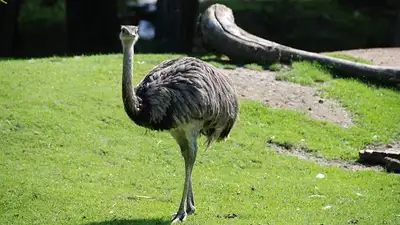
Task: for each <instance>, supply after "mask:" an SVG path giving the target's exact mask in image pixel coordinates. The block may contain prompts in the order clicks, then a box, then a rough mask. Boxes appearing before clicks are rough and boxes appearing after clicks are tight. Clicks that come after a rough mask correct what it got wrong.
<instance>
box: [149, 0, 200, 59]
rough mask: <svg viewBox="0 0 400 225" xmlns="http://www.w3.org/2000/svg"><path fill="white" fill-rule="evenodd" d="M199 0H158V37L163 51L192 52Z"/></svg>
mask: <svg viewBox="0 0 400 225" xmlns="http://www.w3.org/2000/svg"><path fill="white" fill-rule="evenodd" d="M198 10H199V1H198V0H158V1H157V21H156V22H157V23H156V39H157V40H158V43H159V45H160V46H159V49H160V50H161V51H162V52H190V51H191V48H192V45H193V36H194V30H195V27H196V24H195V23H196V18H197V14H198Z"/></svg>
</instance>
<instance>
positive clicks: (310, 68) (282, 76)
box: [276, 62, 332, 85]
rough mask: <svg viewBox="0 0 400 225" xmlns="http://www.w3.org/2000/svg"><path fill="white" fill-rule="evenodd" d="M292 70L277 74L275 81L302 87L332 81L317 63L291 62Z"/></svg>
mask: <svg viewBox="0 0 400 225" xmlns="http://www.w3.org/2000/svg"><path fill="white" fill-rule="evenodd" d="M293 68H294V69H293V70H289V71H287V72H284V73H279V74H278V75H277V76H276V79H277V80H286V81H291V82H295V83H299V84H303V85H313V84H315V83H321V82H326V81H328V80H331V79H332V77H331V75H330V74H329V72H328V71H327V70H326V69H325V68H324V67H322V66H321V65H320V64H318V63H317V62H313V63H310V62H293Z"/></svg>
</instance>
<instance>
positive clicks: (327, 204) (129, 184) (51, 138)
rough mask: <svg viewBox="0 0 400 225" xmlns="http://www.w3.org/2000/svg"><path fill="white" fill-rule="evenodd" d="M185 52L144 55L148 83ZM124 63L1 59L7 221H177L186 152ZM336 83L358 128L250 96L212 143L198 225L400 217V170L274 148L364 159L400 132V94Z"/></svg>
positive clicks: (198, 173) (199, 180)
mask: <svg viewBox="0 0 400 225" xmlns="http://www.w3.org/2000/svg"><path fill="white" fill-rule="evenodd" d="M174 57H178V55H153V54H148V55H137V56H136V57H135V60H136V61H135V81H136V83H137V82H139V81H140V80H141V79H142V77H143V76H144V75H145V74H146V73H147V72H148V71H149V70H151V69H152V68H153V67H154V66H155V65H157V64H158V63H160V62H161V61H162V60H165V59H169V58H174ZM121 67H122V57H121V55H109V56H90V57H72V58H47V59H34V60H11V61H0V68H2V69H1V72H0V73H1V76H0V112H1V113H0V159H1V160H0V198H1V201H0V211H1V214H0V215H1V216H0V224H91V225H95V224H96V225H104V224H168V221H169V219H170V216H171V215H172V213H174V212H175V211H176V210H177V207H178V204H179V201H180V197H181V192H182V187H183V175H184V165H183V159H182V157H181V155H180V152H179V148H178V146H177V144H176V143H175V141H174V140H173V139H172V138H171V137H170V135H169V134H168V133H166V132H149V131H146V130H145V129H143V128H140V127H137V126H135V125H134V124H133V122H131V121H130V120H129V118H128V117H127V115H126V114H125V112H124V110H123V106H122V99H121ZM307 68H309V70H315V68H314V67H312V66H309V67H307ZM316 71H319V70H316ZM310 73H317V72H313V71H310ZM331 82H332V84H331V85H329V86H328V87H326V89H324V90H325V94H326V95H327V96H329V97H332V98H337V99H338V100H340V101H341V102H342V103H343V104H344V105H345V106H346V107H347V108H349V109H350V110H351V111H352V112H353V113H354V114H355V123H356V124H355V126H354V127H352V128H342V127H339V126H336V125H333V124H330V123H328V122H322V121H314V120H312V119H310V118H308V117H307V116H305V115H302V114H300V113H296V112H294V111H290V110H282V109H281V110H274V109H270V108H266V107H264V106H263V105H261V104H260V103H256V102H250V101H242V102H241V105H240V120H239V121H238V123H237V125H236V126H235V128H234V129H233V130H232V134H231V137H230V139H228V140H227V141H224V142H221V143H217V144H215V145H214V146H212V148H211V149H209V150H207V151H204V146H200V151H199V154H198V158H197V162H196V166H195V169H194V174H193V185H194V191H195V200H196V207H197V214H196V215H194V216H189V217H188V219H187V221H186V224H267V223H270V224H348V223H349V221H350V222H351V221H358V223H359V224H382V223H386V224H398V223H400V217H399V215H400V211H399V208H398V203H399V201H400V191H399V190H400V180H399V179H398V176H396V175H394V174H386V173H380V172H374V171H362V172H354V171H349V170H345V169H338V168H331V167H324V166H320V165H317V164H315V163H313V162H308V161H303V160H299V159H297V158H295V157H291V156H285V155H281V154H278V153H276V152H275V151H273V150H272V149H270V148H268V147H267V142H268V141H269V140H271V139H272V140H274V141H275V142H277V143H290V144H293V145H302V146H304V147H306V148H308V149H310V150H311V151H313V152H314V153H315V154H320V155H323V156H325V157H327V158H342V159H355V157H356V156H357V150H358V149H359V148H362V147H363V146H365V145H366V144H368V143H372V142H375V141H389V140H392V139H399V133H398V131H399V130H400V129H399V128H400V127H399V125H400V121H399V120H400V119H399V117H398V116H397V115H399V113H400V107H399V104H398V102H400V95H399V93H398V92H396V91H393V90H389V89H385V88H377V87H372V86H368V85H365V84H362V83H360V82H358V81H354V80H347V79H334V80H333V81H331ZM374 136H376V137H374ZM376 138H377V139H378V140H376ZM203 141H204V139H202V140H201V141H200V142H201V143H203ZM318 173H323V174H324V175H325V178H324V179H317V178H316V175H317V174H318ZM142 196H146V197H142ZM233 214H235V215H237V217H236V218H232V219H229V217H232V215H233ZM233 217H234V216H233Z"/></svg>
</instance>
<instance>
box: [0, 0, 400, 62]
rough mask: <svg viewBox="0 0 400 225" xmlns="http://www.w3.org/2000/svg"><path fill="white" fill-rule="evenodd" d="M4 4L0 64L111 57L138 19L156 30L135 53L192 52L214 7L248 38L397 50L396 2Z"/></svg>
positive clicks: (21, 0)
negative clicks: (227, 12)
mask: <svg viewBox="0 0 400 225" xmlns="http://www.w3.org/2000/svg"><path fill="white" fill-rule="evenodd" d="M142 1H143V0H142ZM6 2H7V3H8V4H4V3H1V2H0V35H1V36H0V57H14V58H19V57H22V58H26V57H47V56H53V55H60V56H65V55H74V54H86V55H87V54H100V53H117V52H120V51H121V45H120V42H119V39H118V32H119V25H120V24H134V25H136V24H138V22H139V20H147V21H150V22H151V23H152V24H154V26H155V34H156V36H155V38H153V39H151V40H140V41H139V42H138V44H137V46H136V51H137V52H142V53H143V52H156V53H161V52H176V53H190V52H192V50H193V49H194V48H193V47H194V46H193V45H194V44H193V43H194V42H193V39H194V38H195V37H196V35H195V23H196V18H197V15H198V13H199V12H202V11H204V9H206V8H207V7H208V6H209V5H211V4H214V3H221V4H225V5H226V6H228V7H230V8H231V9H232V10H233V12H234V15H235V20H236V23H237V24H238V25H239V26H241V27H242V28H243V29H245V30H247V31H248V32H250V33H252V34H255V35H258V36H261V37H263V38H266V39H269V40H271V41H275V42H278V43H280V44H284V45H288V46H291V47H295V48H299V49H303V50H308V51H315V52H322V51H334V50H343V49H355V48H373V47H393V46H400V1H399V0H296V1H295V0H264V1H261V0H260V1H251V0H220V1H217V0H202V1H198V0H158V1H156V0H154V1H153V3H151V4H155V5H156V6H157V10H156V11H154V12H149V11H148V10H147V9H148V7H149V6H150V5H151V4H150V5H149V4H147V5H146V4H144V5H140V4H138V1H135V0H118V1H113V0H96V1H95V0H6ZM139 2H140V1H139ZM147 2H151V1H147ZM142 3H143V2H142Z"/></svg>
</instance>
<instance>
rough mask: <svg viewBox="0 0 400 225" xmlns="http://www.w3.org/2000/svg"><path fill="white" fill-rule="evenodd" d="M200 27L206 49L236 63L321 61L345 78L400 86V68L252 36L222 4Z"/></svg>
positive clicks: (211, 10) (206, 14)
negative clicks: (298, 47) (332, 55)
mask: <svg viewBox="0 0 400 225" xmlns="http://www.w3.org/2000/svg"><path fill="white" fill-rule="evenodd" d="M199 26H200V27H199V31H200V34H199V35H200V36H201V37H202V42H203V44H204V46H205V47H206V48H208V49H210V50H211V51H216V52H218V53H220V54H224V55H226V56H228V57H229V58H230V59H231V60H232V61H237V62H245V63H259V64H270V63H275V62H282V63H290V62H291V61H293V60H298V61H299V60H305V61H317V62H318V63H320V64H322V65H325V66H327V67H328V68H329V69H332V70H333V71H334V72H337V73H339V74H341V75H345V76H353V77H354V76H355V77H359V78H367V79H373V80H377V81H379V82H381V83H389V84H395V85H399V84H400V68H395V67H379V66H373V65H365V64H361V63H354V62H350V61H347V60H342V59H337V58H332V57H329V56H325V55H321V54H317V53H313V52H307V51H303V50H299V49H295V48H291V47H288V46H284V45H281V44H278V43H276V42H272V41H268V40H265V39H262V38H260V37H257V36H255V35H252V34H250V33H248V32H246V31H244V30H243V29H241V28H240V27H238V26H237V25H236V24H235V21H234V17H233V13H232V10H231V9H229V8H228V7H226V6H224V5H221V4H214V5H212V6H210V7H209V8H207V9H206V10H205V12H204V13H203V14H202V15H201V17H200V20H199Z"/></svg>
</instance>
